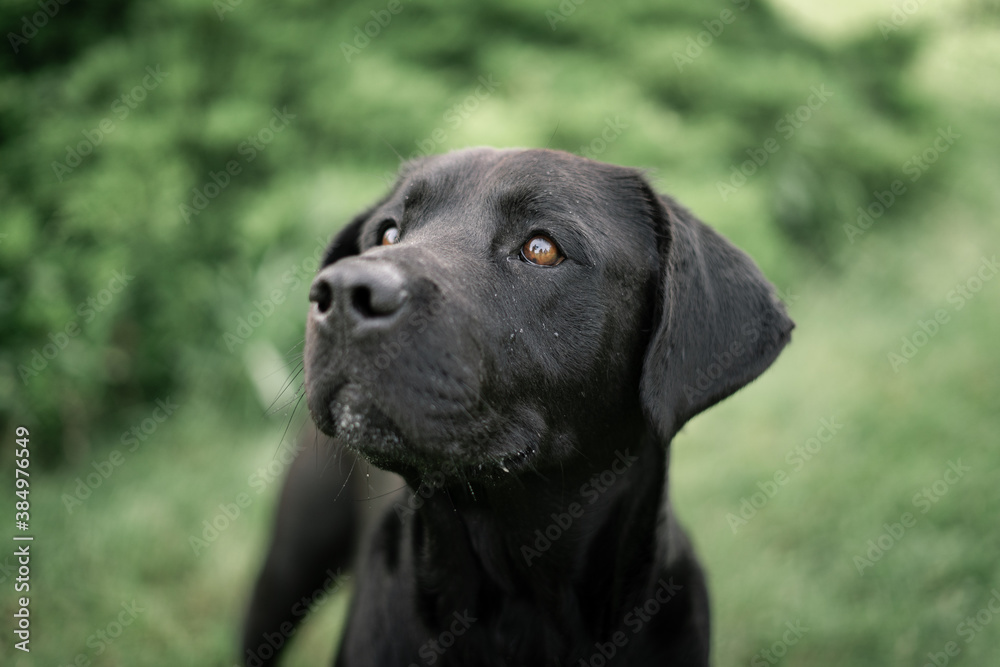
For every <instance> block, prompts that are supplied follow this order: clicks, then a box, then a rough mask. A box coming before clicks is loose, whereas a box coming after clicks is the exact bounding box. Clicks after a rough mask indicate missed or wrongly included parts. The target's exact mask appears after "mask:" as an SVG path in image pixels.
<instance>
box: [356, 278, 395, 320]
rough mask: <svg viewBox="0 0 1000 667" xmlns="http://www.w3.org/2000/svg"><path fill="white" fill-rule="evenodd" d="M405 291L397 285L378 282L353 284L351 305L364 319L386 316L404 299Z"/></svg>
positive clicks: (393, 311)
mask: <svg viewBox="0 0 1000 667" xmlns="http://www.w3.org/2000/svg"><path fill="white" fill-rule="evenodd" d="M406 297H407V293H406V290H405V289H401V288H400V287H399V286H398V285H386V284H382V283H379V282H377V281H376V282H373V283H370V284H361V285H355V286H354V288H353V289H352V290H351V306H352V307H353V308H354V311H355V312H356V313H358V314H359V315H361V317H363V318H364V319H373V318H378V317H388V316H390V315H392V314H393V313H395V312H396V311H398V310H399V309H400V308H401V307H402V305H403V303H404V302H405V301H406Z"/></svg>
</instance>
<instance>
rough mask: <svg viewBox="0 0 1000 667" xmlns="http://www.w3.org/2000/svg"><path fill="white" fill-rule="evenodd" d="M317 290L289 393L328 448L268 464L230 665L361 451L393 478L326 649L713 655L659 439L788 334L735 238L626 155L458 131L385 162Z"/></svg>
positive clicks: (575, 660) (409, 657) (299, 594)
mask: <svg viewBox="0 0 1000 667" xmlns="http://www.w3.org/2000/svg"><path fill="white" fill-rule="evenodd" d="M310 300H311V301H312V308H311V310H310V313H309V321H308V327H307V334H306V355H305V372H306V393H307V396H308V404H309V410H310V412H311V414H312V417H313V420H314V421H315V423H316V425H317V426H318V427H319V429H320V430H322V431H323V432H324V433H326V434H328V435H329V436H331V437H332V439H333V440H332V442H330V444H329V446H330V447H332V448H334V451H333V452H323V453H321V454H320V455H319V456H318V457H317V456H300V457H299V460H298V462H297V463H296V464H295V467H294V468H293V471H292V474H291V476H290V478H289V481H288V482H287V483H286V488H285V492H284V495H283V498H282V503H281V508H280V510H279V518H278V526H277V529H276V535H275V539H274V543H273V545H272V547H271V552H270V554H269V556H268V562H267V565H266V566H265V569H264V572H263V574H262V575H261V578H260V580H259V581H258V584H257V588H256V590H255V593H254V600H253V602H252V604H251V610H250V616H249V618H248V621H247V626H246V634H245V638H244V649H245V650H246V657H245V660H246V661H247V663H248V664H250V665H256V664H265V663H268V662H270V661H272V660H274V654H275V653H276V652H277V650H278V649H277V648H276V647H280V646H281V645H282V644H283V643H284V640H285V639H287V637H288V636H289V635H290V634H291V633H292V632H294V623H295V621H296V620H298V618H299V617H300V616H301V615H302V613H303V610H304V608H305V607H304V606H303V605H302V604H301V602H305V601H308V600H310V599H312V598H311V597H310V596H311V595H312V594H314V593H315V591H316V589H317V587H320V586H322V585H323V582H324V579H328V574H327V573H329V572H333V571H334V570H335V568H336V567H339V566H341V565H344V564H346V563H347V561H348V559H349V558H350V554H351V549H352V545H353V543H354V535H355V534H356V533H357V528H358V520H357V518H356V517H355V516H354V514H355V512H354V511H353V510H354V509H356V508H357V507H358V506H359V503H358V501H357V498H358V497H359V496H358V493H359V490H358V489H352V490H347V491H345V490H344V488H343V487H344V485H345V484H347V483H348V482H347V481H346V480H345V475H346V474H347V472H348V468H350V469H353V467H354V466H353V464H351V463H350V461H347V462H345V461H343V460H340V459H339V457H340V456H342V455H346V456H353V455H354V453H357V454H360V455H361V456H362V457H363V458H364V459H366V460H367V461H369V462H371V463H373V464H374V465H375V466H378V467H379V468H382V469H384V470H388V471H392V472H395V473H398V474H399V475H401V476H402V478H403V479H404V480H405V483H406V487H405V488H404V489H403V490H402V491H401V492H400V493H399V494H398V495H397V496H396V497H395V498H393V499H392V500H390V503H391V504H392V505H393V507H394V509H393V510H388V511H385V512H384V513H383V516H382V518H381V520H380V522H379V524H378V526H377V527H376V528H375V529H374V531H373V534H372V535H371V537H370V539H369V540H368V543H367V546H366V547H365V549H364V551H363V553H362V554H361V557H360V562H359V566H358V570H359V571H358V575H357V578H356V582H355V584H354V595H353V602H352V604H351V609H350V613H349V619H348V621H347V627H346V630H345V635H344V639H343V641H342V643H341V645H340V649H339V657H338V658H337V661H336V664H337V665H344V666H350V667H356V666H359V665H362V666H368V665H371V666H378V667H383V666H384V667H389V666H395V665H400V666H404V667H405V666H409V665H462V666H465V667H471V666H484V665H497V666H500V665H511V666H513V665H517V666H530V667H536V666H543V665H567V666H568V665H573V666H576V665H602V664H621V665H705V664H707V663H708V654H709V612H708V596H707V593H706V588H705V581H704V576H703V574H702V571H701V568H700V566H699V564H698V561H697V560H696V557H695V555H694V553H693V550H692V548H691V545H690V543H689V541H688V539H687V537H686V536H685V534H684V532H683V531H682V529H681V528H680V526H679V525H678V524H677V522H676V520H675V519H674V515H673V512H672V510H671V506H670V502H669V500H668V494H667V481H666V473H667V458H668V451H667V448H668V445H669V444H670V441H671V438H673V436H674V434H675V433H677V431H678V429H680V428H681V426H682V425H683V424H684V423H685V422H686V421H687V420H688V419H690V418H691V417H693V416H694V415H696V414H698V413H699V412H701V411H702V410H705V409H706V408H708V407H710V406H711V405H713V404H715V403H716V402H718V401H720V400H722V399H723V398H725V397H727V396H729V395H730V394H732V393H733V392H735V391H736V390H737V389H739V388H740V387H742V386H744V385H745V384H747V383H748V382H750V381H751V380H753V379H754V378H756V377H757V376H758V375H759V374H760V373H762V372H763V371H764V370H765V369H766V368H767V367H768V366H769V365H770V364H771V363H772V361H774V359H775V357H777V355H778V353H779V352H780V351H781V349H782V348H783V347H784V345H785V344H786V343H787V342H788V340H789V337H790V334H791V330H792V328H793V326H794V324H793V323H792V321H791V320H790V319H789V318H788V317H787V316H786V314H785V311H784V308H783V307H782V305H781V304H780V303H779V302H778V300H777V299H776V298H775V296H774V292H773V290H772V287H771V285H770V284H769V283H768V282H767V281H766V280H765V279H764V277H763V276H762V275H761V274H760V272H759V270H758V269H757V268H756V266H755V265H754V264H753V262H752V261H751V260H750V259H749V258H748V257H747V256H746V255H744V254H743V253H742V252H741V251H739V250H737V249H736V248H735V247H733V246H732V245H731V244H729V243H728V242H727V241H725V240H724V239H723V238H722V237H720V236H718V235H717V234H715V233H714V232H713V231H712V230H711V229H709V228H708V227H706V226H705V225H703V224H702V223H701V222H699V221H698V220H696V219H695V218H694V217H693V216H692V215H691V214H690V213H689V212H688V211H686V210H685V209H683V208H681V207H680V206H678V205H677V204H676V203H675V202H674V201H672V200H671V199H669V198H667V197H663V196H658V195H657V194H656V193H654V192H653V190H652V189H651V188H650V186H649V185H648V184H647V182H646V181H645V180H644V178H643V176H642V175H641V174H640V173H639V172H637V171H635V170H633V169H626V168H622V167H615V166H611V165H607V164H601V163H598V162H593V161H590V160H586V159H583V158H580V157H575V156H573V155H569V154H566V153H561V152H556V151H548V150H493V149H473V150H465V151H459V152H455V153H450V154H447V155H442V156H436V157H430V158H424V159H420V160H417V161H415V162H411V163H409V164H407V165H406V166H404V167H403V170H402V172H401V175H400V177H399V180H398V182H397V183H396V185H395V187H394V188H393V189H392V191H391V192H390V193H389V195H388V196H386V197H385V198H384V199H383V200H382V201H380V202H378V203H377V204H375V205H374V206H373V207H372V208H370V209H369V210H367V211H365V212H364V213H362V214H361V215H359V216H357V217H356V218H355V219H354V220H352V221H351V222H350V223H349V224H348V225H347V227H346V228H345V229H344V230H343V231H341V232H340V234H339V235H338V236H337V237H336V238H335V239H334V241H333V242H332V244H331V245H330V247H329V249H328V250H327V253H326V257H325V259H324V260H323V266H322V268H321V270H320V272H319V275H318V276H317V277H316V280H315V282H314V283H313V286H312V290H311V292H310ZM331 454H335V455H336V456H337V457H338V458H337V460H336V463H335V464H330V465H329V468H328V469H327V471H326V473H325V474H323V473H322V470H323V467H324V465H325V464H326V462H327V461H328V460H329V458H330V456H331ZM317 461H318V463H317ZM366 465H367V464H366V463H362V464H361V466H362V469H363V468H364V467H365V466H366ZM355 477H360V473H357V474H356V475H355ZM360 493H361V494H362V495H361V496H360V497H362V498H363V497H364V494H365V491H364V489H363V488H362V489H360ZM368 495H371V494H370V492H369V494H368ZM375 495H377V494H375ZM338 496H339V498H338ZM335 499H336V501H335Z"/></svg>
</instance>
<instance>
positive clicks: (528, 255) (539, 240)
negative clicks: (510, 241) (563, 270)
mask: <svg viewBox="0 0 1000 667" xmlns="http://www.w3.org/2000/svg"><path fill="white" fill-rule="evenodd" d="M521 257H522V258H524V261H526V262H529V263H531V264H537V265H538V266H555V265H556V264H559V263H560V262H562V261H563V260H564V259H566V258H565V257H563V254H562V253H561V252H559V247H558V246H557V245H556V244H555V241H553V240H552V239H550V238H549V237H548V236H544V235H541V234H539V235H538V236H533V237H531V238H530V239H528V242H527V243H525V244H524V245H523V246H522V247H521Z"/></svg>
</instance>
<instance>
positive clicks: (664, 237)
mask: <svg viewBox="0 0 1000 667" xmlns="http://www.w3.org/2000/svg"><path fill="white" fill-rule="evenodd" d="M647 187H648V186H647ZM647 198H648V199H649V205H650V206H651V207H652V208H653V209H654V210H653V215H654V217H656V218H658V219H657V220H656V224H657V225H658V231H659V234H660V246H661V247H660V254H661V269H660V272H661V274H660V283H659V287H660V293H659V296H658V299H661V303H660V304H658V305H659V309H658V321H657V322H656V324H655V329H654V330H653V333H652V338H651V339H650V343H649V347H648V349H647V351H646V358H645V361H644V365H643V370H642V381H641V386H640V396H641V400H642V404H643V408H644V410H645V412H646V415H647V418H648V419H649V420H650V422H651V424H652V426H653V428H654V430H655V431H656V433H657V435H658V436H659V437H660V439H661V440H662V441H663V442H664V443H665V444H666V443H669V442H670V439H671V438H673V436H674V434H675V433H677V431H678V430H680V428H681V427H682V426H683V425H684V423H685V422H687V420H689V419H690V418H691V417H693V416H695V415H696V414H698V413H699V412H701V411H702V410H705V409H707V408H709V407H711V406H712V405H714V404H716V403H718V402H719V401H721V400H722V399H724V398H726V397H727V396H729V395H730V394H732V393H733V392H735V391H736V390H737V389H739V388H740V387H743V386H744V385H746V384H747V383H748V382H750V381H751V380H753V379H755V378H756V377H757V376H759V375H760V374H761V373H763V372H764V370H765V369H766V368H767V367H768V366H770V365H771V363H772V362H773V361H774V360H775V358H776V357H777V356H778V353H779V352H781V349H782V348H783V347H784V346H785V344H786V343H787V342H788V341H789V339H790V337H791V332H792V329H793V328H794V327H795V323H794V322H792V320H791V319H789V317H788V315H787V314H786V313H785V308H784V306H783V305H782V303H781V302H780V301H779V300H778V298H777V296H776V295H775V292H774V287H773V285H771V284H770V283H769V282H768V281H767V279H765V278H764V276H763V275H762V274H761V272H760V269H758V268H757V266H756V265H755V264H754V262H753V260H751V259H750V258H749V257H748V256H747V255H745V254H744V253H743V252H742V251H740V250H739V249H737V248H736V247H735V246H733V245H732V244H731V243H729V242H728V241H727V240H726V239H724V238H722V237H721V236H719V235H718V234H717V233H715V232H714V231H713V230H712V229H710V228H709V227H708V226H706V225H705V224H703V223H702V222H700V221H699V220H698V219H697V218H695V217H694V215H692V214H691V213H690V212H689V211H687V210H686V209H684V208H683V207H681V206H680V205H678V204H677V203H676V202H674V201H673V200H672V199H670V198H668V197H662V196H658V195H656V193H654V192H652V190H649V191H648V196H647Z"/></svg>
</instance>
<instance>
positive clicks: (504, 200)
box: [394, 148, 655, 250]
mask: <svg viewBox="0 0 1000 667" xmlns="http://www.w3.org/2000/svg"><path fill="white" fill-rule="evenodd" d="M639 182H641V179H640V178H639V177H638V176H637V174H636V173H635V172H634V171H633V170H630V169H626V168H623V167H616V166H614V165H607V164H603V163H599V162H594V161H592V160H587V159H585V158H581V157H578V156H575V155H571V154H569V153H563V152H560V151H550V150H544V149H529V150H521V149H506V150H496V149H488V148H486V149H468V150H464V151H457V152H453V153H447V154H444V155H438V156H434V157H431V158H425V159H423V160H419V161H417V162H416V163H412V164H410V165H407V166H405V167H404V169H403V171H402V174H401V180H400V183H399V186H398V188H397V195H396V197H395V198H394V199H395V200H396V203H397V204H398V205H401V206H402V207H404V208H408V207H413V208H416V209H422V210H423V211H425V212H427V213H430V214H432V216H433V218H434V219H435V221H436V223H437V224H436V225H435V226H437V227H438V228H439V229H441V228H447V229H449V230H450V231H461V232H464V233H466V234H472V235H474V236H475V237H477V238H479V239H480V240H481V241H483V242H488V241H489V240H491V239H493V238H495V237H496V236H497V235H498V234H500V233H502V232H503V231H504V229H503V227H504V225H505V224H509V223H515V222H518V221H522V222H523V221H525V220H545V221H549V222H556V223H560V224H561V225H562V226H563V227H564V228H573V229H574V230H575V231H577V232H579V233H580V234H581V235H582V236H584V237H589V238H590V239H591V241H593V243H594V244H595V245H599V246H600V247H602V248H606V249H608V250H611V249H612V247H613V246H615V245H618V244H624V245H629V246H631V245H633V244H634V243H648V240H649V237H650V236H651V235H655V231H654V230H652V229H651V228H650V227H649V225H648V222H649V220H648V216H647V215H644V213H645V206H646V205H645V202H644V201H643V200H642V197H641V196H639V193H638V192H637V189H636V185H637V184H638V183H639Z"/></svg>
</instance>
